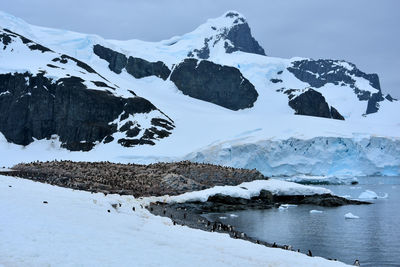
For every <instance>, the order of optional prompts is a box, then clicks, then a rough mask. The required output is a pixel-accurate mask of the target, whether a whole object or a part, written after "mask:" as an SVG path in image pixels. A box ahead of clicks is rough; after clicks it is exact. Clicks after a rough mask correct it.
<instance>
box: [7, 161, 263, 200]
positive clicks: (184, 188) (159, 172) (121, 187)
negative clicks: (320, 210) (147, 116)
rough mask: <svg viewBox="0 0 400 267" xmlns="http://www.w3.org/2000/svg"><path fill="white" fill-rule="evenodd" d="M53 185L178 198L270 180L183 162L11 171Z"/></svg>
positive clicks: (59, 164) (32, 166) (55, 165)
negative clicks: (192, 192) (207, 189)
mask: <svg viewBox="0 0 400 267" xmlns="http://www.w3.org/2000/svg"><path fill="white" fill-rule="evenodd" d="M2 174H6V175H12V176H18V177H22V178H27V179H31V180H35V181H40V182H45V183H49V184H53V185H58V186H63V187H68V188H73V189H79V190H86V191H91V192H103V193H104V194H110V193H111V194H121V195H133V196H135V197H145V196H162V195H166V194H168V195H179V194H183V193H185V192H190V191H194V190H201V189H206V188H210V187H213V186H216V185H238V184H240V183H243V182H250V181H253V180H260V179H267V178H266V177H264V176H263V175H262V174H261V173H260V172H258V171H257V170H255V169H254V170H247V169H236V168H231V167H223V166H219V165H212V164H201V163H192V162H189V161H181V162H175V163H156V164H149V165H139V164H118V163H111V162H108V161H107V162H73V161H47V162H38V161H37V162H32V163H21V164H18V165H15V166H14V167H13V170H12V171H10V172H4V173H2Z"/></svg>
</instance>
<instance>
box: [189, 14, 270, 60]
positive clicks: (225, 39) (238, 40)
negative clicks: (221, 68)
mask: <svg viewBox="0 0 400 267" xmlns="http://www.w3.org/2000/svg"><path fill="white" fill-rule="evenodd" d="M221 19H225V20H226V21H227V24H226V25H223V26H217V24H218V22H217V21H215V22H213V21H210V22H209V24H210V25H208V24H207V25H204V27H206V26H207V27H210V29H211V30H212V31H211V33H210V34H209V36H206V37H204V44H203V46H202V47H198V48H195V49H193V50H192V51H190V52H189V53H188V57H198V58H200V59H208V58H209V57H210V50H211V49H212V48H213V47H217V46H223V47H224V49H225V52H226V53H228V54H230V53H233V52H236V51H242V52H246V53H252V54H259V55H263V56H265V51H264V49H263V48H262V47H261V46H260V44H259V43H258V42H257V40H256V39H254V37H253V36H252V34H251V30H250V27H249V25H248V23H247V21H246V19H245V18H244V17H243V16H242V15H240V14H239V13H237V12H235V11H230V12H227V13H226V14H225V16H224V18H221Z"/></svg>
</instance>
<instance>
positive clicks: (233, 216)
mask: <svg viewBox="0 0 400 267" xmlns="http://www.w3.org/2000/svg"><path fill="white" fill-rule="evenodd" d="M229 216H231V217H232V218H236V217H239V216H238V215H236V214H230V215H229Z"/></svg>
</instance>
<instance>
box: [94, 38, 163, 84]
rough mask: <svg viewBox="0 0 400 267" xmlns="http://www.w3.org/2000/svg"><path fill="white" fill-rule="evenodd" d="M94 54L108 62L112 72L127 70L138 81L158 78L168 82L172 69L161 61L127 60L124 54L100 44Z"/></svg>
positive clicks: (96, 46)
mask: <svg viewBox="0 0 400 267" xmlns="http://www.w3.org/2000/svg"><path fill="white" fill-rule="evenodd" d="M93 52H94V53H95V54H96V55H97V56H99V57H100V58H101V59H104V60H106V61H107V62H108V63H109V65H108V67H109V68H110V70H112V71H113V72H115V73H117V74H120V73H121V72H122V70H123V69H124V68H125V69H126V71H127V72H128V73H129V74H131V75H132V76H133V77H135V78H138V79H139V78H144V77H148V76H157V77H159V78H161V79H163V80H166V79H167V78H168V76H169V75H170V73H171V71H170V69H169V68H168V67H167V66H166V65H165V64H164V63H163V62H161V61H157V62H149V61H147V60H144V59H141V58H135V57H129V58H127V57H126V56H125V55H124V54H121V53H118V52H116V51H114V50H112V49H110V48H107V47H104V46H101V45H99V44H96V45H95V46H94V47H93Z"/></svg>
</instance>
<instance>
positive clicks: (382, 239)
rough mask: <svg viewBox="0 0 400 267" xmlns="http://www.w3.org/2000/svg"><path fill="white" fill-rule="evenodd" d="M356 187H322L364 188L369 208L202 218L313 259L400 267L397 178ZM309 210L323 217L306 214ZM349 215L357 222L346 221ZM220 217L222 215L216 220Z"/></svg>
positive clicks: (353, 192) (338, 190)
mask: <svg viewBox="0 0 400 267" xmlns="http://www.w3.org/2000/svg"><path fill="white" fill-rule="evenodd" d="M358 181H359V184H358V185H354V186H353V185H325V186H323V187H326V188H329V189H330V190H332V191H333V192H334V193H335V194H337V195H340V196H351V197H352V198H358V196H359V195H360V194H361V193H362V192H364V191H365V190H371V191H374V192H376V193H377V194H378V195H379V196H385V194H387V197H386V198H379V199H376V200H372V202H373V203H374V204H372V205H361V206H355V205H350V206H343V207H337V208H323V207H318V206H312V205H301V206H297V207H289V208H288V209H285V210H280V209H270V210H245V211H238V212H234V213H233V214H235V215H237V217H236V216H231V214H232V213H227V214H221V213H213V214H208V215H206V217H208V218H210V219H212V220H219V221H223V222H225V223H228V224H231V225H234V226H235V227H236V228H237V229H238V230H240V231H243V232H245V233H246V234H247V235H248V236H252V237H255V238H257V239H260V240H264V241H268V242H276V243H278V244H282V245H285V244H287V245H292V246H293V248H294V249H300V250H301V251H303V252H306V251H308V250H309V249H310V250H311V251H312V253H313V255H314V256H322V257H325V258H333V259H338V260H340V261H343V262H345V263H348V264H353V262H354V260H355V259H358V260H359V261H360V263H361V266H400V229H399V228H400V177H360V178H359V179H358ZM311 210H318V211H322V213H310V211H311ZM349 212H351V213H352V214H354V215H356V216H359V219H345V217H344V215H345V214H346V213H349ZM219 217H226V219H220V218H219Z"/></svg>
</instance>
